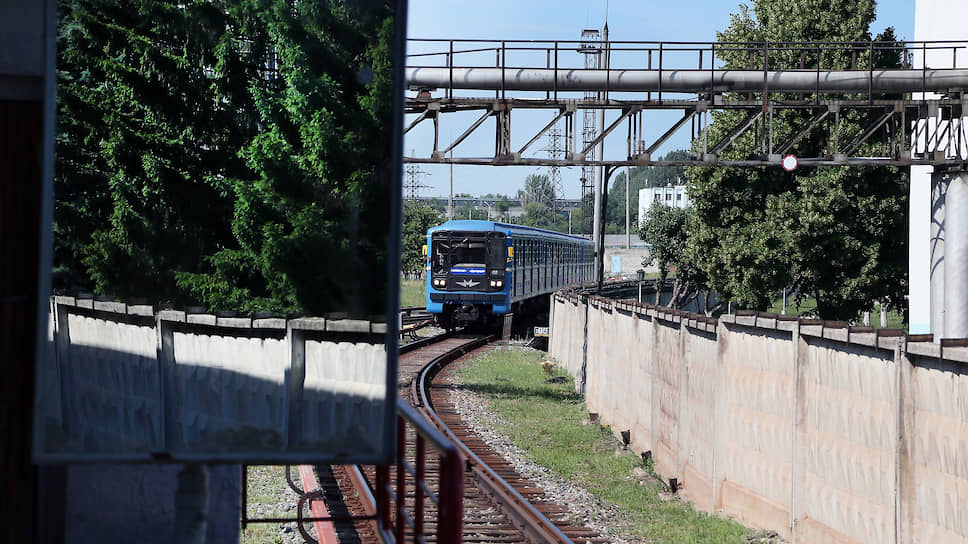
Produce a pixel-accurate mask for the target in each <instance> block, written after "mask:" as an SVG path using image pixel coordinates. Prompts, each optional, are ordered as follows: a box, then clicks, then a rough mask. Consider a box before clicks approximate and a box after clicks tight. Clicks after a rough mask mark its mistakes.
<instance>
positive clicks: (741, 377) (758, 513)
mask: <svg viewBox="0 0 968 544" xmlns="http://www.w3.org/2000/svg"><path fill="white" fill-rule="evenodd" d="M719 334H720V336H723V335H725V336H727V337H728V341H727V342H726V347H725V349H724V351H723V352H722V353H721V357H722V363H721V364H723V365H724V366H725V373H726V382H725V383H724V384H723V385H724V393H725V395H726V418H725V429H724V430H723V432H724V433H725V435H726V437H725V441H724V444H723V447H724V449H723V451H722V455H723V473H722V478H723V482H722V486H723V490H722V505H721V506H722V508H723V509H724V510H725V511H726V512H727V513H729V514H732V515H735V516H737V517H739V518H741V519H743V520H746V521H747V522H748V523H751V524H753V525H756V526H761V527H771V528H777V530H778V531H780V532H781V534H784V533H787V532H788V530H785V529H788V528H789V521H790V508H789V502H790V496H791V492H792V489H793V488H792V483H791V480H792V477H793V472H792V471H793V421H794V403H793V401H794V384H795V371H796V367H795V366H794V354H795V351H796V350H795V349H794V347H795V346H794V344H793V343H792V342H791V341H790V340H791V333H790V332H787V331H784V330H777V329H768V328H755V327H751V326H743V325H738V324H729V325H721V326H720V329H719Z"/></svg>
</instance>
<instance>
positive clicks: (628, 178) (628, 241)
mask: <svg viewBox="0 0 968 544" xmlns="http://www.w3.org/2000/svg"><path fill="white" fill-rule="evenodd" d="M631 190H632V167H631V166H626V167H625V247H626V248H628V249H632V221H631V218H630V217H631V211H630V205H631V196H630V195H631Z"/></svg>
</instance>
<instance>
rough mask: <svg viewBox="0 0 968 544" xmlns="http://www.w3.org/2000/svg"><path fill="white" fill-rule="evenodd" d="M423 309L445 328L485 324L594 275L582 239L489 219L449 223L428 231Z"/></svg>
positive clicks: (591, 252) (588, 246)
mask: <svg viewBox="0 0 968 544" xmlns="http://www.w3.org/2000/svg"><path fill="white" fill-rule="evenodd" d="M426 250H427V251H426V252H427V311H428V312H430V313H433V314H435V315H436V320H437V323H438V324H439V325H440V326H441V327H444V328H446V329H452V328H454V327H456V326H459V325H467V324H469V323H483V324H488V323H492V322H494V321H495V320H496V319H497V318H499V317H502V316H504V314H507V313H508V312H511V311H515V312H516V311H518V309H523V308H525V307H526V306H527V305H528V304H529V302H531V301H534V300H535V297H538V296H539V295H547V294H550V293H552V292H553V291H555V290H557V289H559V288H561V287H564V286H567V285H574V284H579V283H586V282H589V281H591V280H592V278H593V271H594V270H593V269H594V260H595V245H594V244H593V243H592V242H591V241H589V240H586V239H585V238H581V237H579V236H571V235H568V234H561V233H558V232H551V231H547V230H542V229H537V228H532V227H523V226H520V225H509V224H506V223H496V222H492V221H470V220H468V221H448V222H446V223H444V224H443V225H440V226H437V227H433V228H431V229H430V230H428V231H427V246H426Z"/></svg>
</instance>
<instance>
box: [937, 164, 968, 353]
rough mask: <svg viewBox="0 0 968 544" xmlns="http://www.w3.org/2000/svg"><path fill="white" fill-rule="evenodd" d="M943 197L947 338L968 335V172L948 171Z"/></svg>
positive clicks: (945, 323)
mask: <svg viewBox="0 0 968 544" xmlns="http://www.w3.org/2000/svg"><path fill="white" fill-rule="evenodd" d="M947 184H948V190H947V192H946V193H945V197H944V208H945V211H944V220H945V223H944V260H945V267H944V291H945V297H944V299H945V305H944V329H943V330H944V337H945V338H968V172H965V171H961V172H952V173H949V174H947Z"/></svg>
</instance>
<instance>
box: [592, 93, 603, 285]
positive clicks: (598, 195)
mask: <svg viewBox="0 0 968 544" xmlns="http://www.w3.org/2000/svg"><path fill="white" fill-rule="evenodd" d="M602 111H604V110H602ZM593 154H594V152H593ZM603 169H604V167H601V168H595V186H594V187H593V190H594V191H595V211H594V215H593V216H592V240H594V241H595V276H594V278H593V281H595V283H599V282H600V281H601V279H602V278H601V276H600V275H599V274H600V272H599V271H600V270H601V269H602V264H601V263H602V259H604V258H605V247H604V244H602V243H601V231H602V228H603V225H602V178H603V177H604V176H602V170H603Z"/></svg>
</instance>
